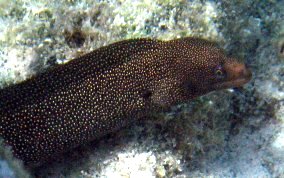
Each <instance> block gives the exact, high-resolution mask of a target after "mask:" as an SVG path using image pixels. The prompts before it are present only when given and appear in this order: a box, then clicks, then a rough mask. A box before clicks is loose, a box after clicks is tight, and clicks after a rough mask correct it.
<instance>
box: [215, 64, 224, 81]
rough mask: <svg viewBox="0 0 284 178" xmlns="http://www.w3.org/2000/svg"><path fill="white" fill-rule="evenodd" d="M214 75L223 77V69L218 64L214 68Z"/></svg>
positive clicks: (219, 77)
mask: <svg viewBox="0 0 284 178" xmlns="http://www.w3.org/2000/svg"><path fill="white" fill-rule="evenodd" d="M215 76H216V77H217V78H218V79H223V78H224V77H225V72H224V70H223V69H222V67H221V66H218V67H217V68H216V69H215Z"/></svg>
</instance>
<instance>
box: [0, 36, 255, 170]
mask: <svg viewBox="0 0 284 178" xmlns="http://www.w3.org/2000/svg"><path fill="white" fill-rule="evenodd" d="M250 78H251V73H250V71H249V70H248V69H247V68H246V67H245V65H244V64H241V63H239V62H237V61H236V60H235V59H232V58H229V57H226V56H225V54H224V53H223V51H222V50H221V49H219V48H218V47H216V45H215V44H214V43H211V42H208V41H206V40H202V39H197V38H183V39H177V40H171V41H159V40H151V39H136V40H126V41H121V42H117V43H114V44H111V45H109V46H106V47H102V48H99V49H97V50H95V51H93V52H91V53H89V54H86V55H84V56H82V57H79V58H77V59H74V60H72V61H70V62H68V63H67V64H65V65H61V66H57V67H55V68H53V69H51V70H49V71H47V72H45V73H42V74H40V75H38V76H36V77H33V78H31V79H29V80H27V81H24V82H22V83H20V84H17V85H14V86H10V87H7V88H5V89H3V90H1V91H0V117H1V119H0V137H3V138H4V140H5V143H6V144H7V145H9V146H11V148H12V151H13V153H14V155H15V156H16V157H18V158H19V159H21V160H23V161H24V162H25V163H26V164H28V165H29V164H35V163H43V162H45V161H46V160H48V159H49V158H52V157H54V156H55V155H57V154H59V153H62V152H65V151H66V150H70V149H72V148H74V147H76V146H78V145H80V144H82V143H86V142H88V141H90V140H93V139H95V138H99V137H101V136H103V135H106V134H107V133H110V132H114V131H116V130H118V129H120V128H121V127H123V126H125V125H127V124H129V123H131V122H133V121H135V120H138V119H141V118H144V117H145V116H147V115H148V114H149V113H152V112H158V111H161V110H162V109H164V108H169V107H170V106H172V105H175V104H178V103H181V102H185V101H188V100H190V99H192V98H195V97H197V96H200V95H203V94H206V93H208V92H210V91H213V90H218V89H224V88H229V87H238V86H241V85H243V84H245V83H246V82H248V81H249V80H250Z"/></svg>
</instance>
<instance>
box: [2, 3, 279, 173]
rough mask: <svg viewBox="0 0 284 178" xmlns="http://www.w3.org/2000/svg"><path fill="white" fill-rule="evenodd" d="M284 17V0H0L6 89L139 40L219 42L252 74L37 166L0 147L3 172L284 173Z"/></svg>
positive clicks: (3, 85) (4, 84) (3, 69)
mask: <svg viewBox="0 0 284 178" xmlns="http://www.w3.org/2000/svg"><path fill="white" fill-rule="evenodd" d="M283 19H284V2H283V1H277V0H266V1H262V0H254V1H250V0H247V1H241V0H237V1H229V0H228V1H217V0H193V1H186V0H156V1H150V0H140V1H138V0H108V1H106V0H105V1H104V0H101V1H99V0H96V1H93V0H65V1H54V0H50V1H48V2H47V1H43V0H38V1H31V0H29V1H28V0H14V1H6V0H0V85H1V88H3V87H6V86H8V85H12V84H15V83H18V82H20V81H23V80H25V79H27V78H29V77H31V76H33V75H36V74H37V73H40V72H42V71H44V70H46V69H47V68H49V67H51V66H53V65H56V64H62V63H65V62H67V61H68V60H70V59H72V58H75V57H77V56H79V55H82V54H84V53H87V52H89V51H92V50H93V49H96V48H98V47H100V46H103V45H107V44H110V43H112V42H115V41H119V40H123V39H130V38H140V37H149V38H158V39H164V40H167V39H173V38H180V37H185V36H195V37H202V38H205V39H209V40H213V41H217V42H218V43H219V44H220V45H221V46H223V47H224V48H225V49H226V51H227V52H228V54H230V55H232V56H235V57H238V58H240V59H242V60H243V61H244V62H245V63H247V64H248V66H250V68H251V69H252V71H253V79H252V81H251V82H250V83H249V84H247V85H246V86H244V87H243V88H238V89H230V90H224V91H218V92H212V93H210V94H208V95H206V96H203V97H200V98H198V99H196V100H194V101H191V102H188V103H184V104H182V105H178V106H175V107H173V108H172V110H171V111H170V112H167V113H161V114H160V115H158V116H157V118H152V119H150V120H149V121H147V122H144V123H137V124H136V125H133V126H130V127H128V128H125V129H123V130H121V131H119V132H118V133H113V134H110V135H108V136H106V137H104V138H103V139H100V140H96V141H94V142H91V143H89V144H87V145H84V146H82V147H80V148H78V149H75V150H73V151H70V152H69V153H66V154H64V155H62V157H60V158H58V159H57V160H56V161H54V162H53V163H49V164H45V165H42V166H41V167H38V168H37V169H34V170H29V171H25V170H24V169H23V168H22V166H21V163H20V162H19V161H17V160H16V159H15V158H12V156H11V153H10V152H9V149H6V148H4V147H3V146H0V147H1V148H0V177H30V176H33V175H36V176H37V177H135V178H136V177H144V178H146V177H159V178H164V177H165V178H166V177H177V178H179V177H284V21H283ZM0 102H1V101H0Z"/></svg>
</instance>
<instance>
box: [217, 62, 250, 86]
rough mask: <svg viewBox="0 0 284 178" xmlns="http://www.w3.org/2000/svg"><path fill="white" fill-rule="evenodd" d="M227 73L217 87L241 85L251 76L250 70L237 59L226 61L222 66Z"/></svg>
mask: <svg viewBox="0 0 284 178" xmlns="http://www.w3.org/2000/svg"><path fill="white" fill-rule="evenodd" d="M224 68H225V71H226V73H227V76H226V81H224V82H223V83H221V84H219V86H218V89H224V88H232V87H241V86H243V85H244V84H246V83H248V82H249V81H250V80H251V78H252V72H251V70H250V69H249V68H248V67H247V65H246V64H244V63H239V62H237V61H235V60H234V61H230V62H227V63H226V64H225V66H224Z"/></svg>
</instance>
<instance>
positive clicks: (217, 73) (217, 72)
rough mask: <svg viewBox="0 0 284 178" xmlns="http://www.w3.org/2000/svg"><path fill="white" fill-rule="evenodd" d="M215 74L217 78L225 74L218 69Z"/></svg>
mask: <svg viewBox="0 0 284 178" xmlns="http://www.w3.org/2000/svg"><path fill="white" fill-rule="evenodd" d="M215 74H216V75H217V76H222V75H223V72H222V70H221V69H217V70H216V71H215Z"/></svg>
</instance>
